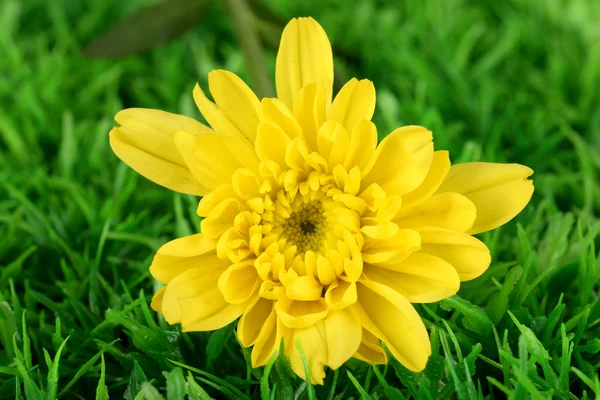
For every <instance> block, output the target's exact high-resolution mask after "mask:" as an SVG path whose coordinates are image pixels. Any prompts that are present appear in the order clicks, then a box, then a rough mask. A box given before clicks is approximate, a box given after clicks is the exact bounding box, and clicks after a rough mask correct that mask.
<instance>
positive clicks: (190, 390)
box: [187, 372, 212, 400]
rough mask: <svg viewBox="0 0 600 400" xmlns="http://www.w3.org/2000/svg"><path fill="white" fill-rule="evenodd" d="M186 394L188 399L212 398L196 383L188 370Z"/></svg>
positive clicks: (204, 399)
mask: <svg viewBox="0 0 600 400" xmlns="http://www.w3.org/2000/svg"><path fill="white" fill-rule="evenodd" d="M187 394H188V396H189V399H190V400H212V397H210V396H209V395H208V393H206V391H205V390H204V389H202V387H200V385H198V383H196V381H195V380H194V376H193V375H192V373H191V372H188V378H187Z"/></svg>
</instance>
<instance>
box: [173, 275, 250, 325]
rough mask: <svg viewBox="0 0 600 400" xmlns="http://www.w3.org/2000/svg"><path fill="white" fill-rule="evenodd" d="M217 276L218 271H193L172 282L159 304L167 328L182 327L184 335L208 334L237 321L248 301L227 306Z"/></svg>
mask: <svg viewBox="0 0 600 400" xmlns="http://www.w3.org/2000/svg"><path fill="white" fill-rule="evenodd" d="M219 276H220V271H206V270H205V269H204V268H193V269H189V270H187V271H185V272H183V273H181V274H179V275H178V276H177V277H175V278H174V279H173V280H171V282H169V284H168V285H167V288H166V289H165V293H164V296H163V302H162V312H163V315H164V317H165V320H166V321H167V322H168V323H170V324H176V323H181V327H182V329H183V330H184V331H207V330H214V329H219V328H222V327H223V326H225V325H228V324H229V323H231V322H233V321H234V320H235V319H237V318H238V317H239V316H240V315H241V314H242V313H243V312H244V310H245V309H246V308H247V307H248V305H249V304H250V302H251V301H248V302H247V303H245V304H229V303H227V302H226V301H225V299H224V298H223V295H222V294H221V292H220V291H219V289H218V287H217V281H218V279H219ZM251 300H254V299H251Z"/></svg>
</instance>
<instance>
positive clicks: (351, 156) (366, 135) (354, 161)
mask: <svg viewBox="0 0 600 400" xmlns="http://www.w3.org/2000/svg"><path fill="white" fill-rule="evenodd" d="M376 147H377V128H376V127H375V124H374V123H372V122H371V121H367V120H360V121H358V122H357V123H356V125H354V129H353V130H352V134H351V135H350V145H349V147H348V154H347V155H346V159H345V161H344V167H346V169H350V168H352V167H354V166H357V167H358V168H360V172H361V175H363V176H364V172H365V168H366V167H367V165H368V164H369V162H370V161H371V157H373V153H375V148H376Z"/></svg>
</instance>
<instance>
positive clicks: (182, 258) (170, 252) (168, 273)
mask: <svg viewBox="0 0 600 400" xmlns="http://www.w3.org/2000/svg"><path fill="white" fill-rule="evenodd" d="M215 246H216V241H215V240H212V239H209V238H207V237H206V236H205V235H203V234H202V233H198V234H196V235H191V236H184V237H182V238H179V239H175V240H172V241H170V242H168V243H166V244H164V245H163V246H162V247H161V248H160V249H158V251H157V252H156V255H155V256H154V260H152V265H150V273H151V274H152V276H153V277H154V279H156V280H157V281H159V282H161V283H164V284H167V283H169V282H170V281H171V280H172V279H173V278H175V277H176V276H178V275H179V274H181V273H183V272H185V271H187V270H189V269H192V268H203V269H205V270H206V271H212V270H215V269H216V270H220V271H224V270H225V268H227V266H228V263H227V262H226V261H223V260H219V259H218V258H217V255H216V252H215Z"/></svg>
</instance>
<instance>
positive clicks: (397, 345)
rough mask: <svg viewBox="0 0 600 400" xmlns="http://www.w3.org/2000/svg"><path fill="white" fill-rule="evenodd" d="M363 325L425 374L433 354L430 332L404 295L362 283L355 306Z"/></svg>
mask: <svg viewBox="0 0 600 400" xmlns="http://www.w3.org/2000/svg"><path fill="white" fill-rule="evenodd" d="M352 308H354V309H355V311H356V312H357V313H358V315H359V318H360V321H361V324H362V326H363V327H364V328H365V329H367V330H368V331H370V332H372V333H373V334H374V335H375V336H377V337H378V338H379V339H381V340H382V341H383V342H384V343H385V344H386V346H387V347H388V348H389V349H390V352H391V353H392V354H393V355H394V357H396V359H398V361H400V362H401V363H402V365H404V366H405V367H406V368H408V369H410V370H411V371H416V372H418V371H422V370H423V369H424V368H425V365H426V364H427V359H428V358H429V356H430V355H431V344H430V342H429V336H428V334H427V329H425V325H423V321H422V320H421V317H420V316H419V314H418V313H417V311H416V310H415V309H414V307H413V306H412V305H411V304H410V303H409V302H408V300H406V299H405V298H404V297H403V296H402V295H401V294H400V293H398V292H396V291H394V290H393V289H391V288H389V287H388V286H385V285H382V284H381V283H378V282H374V281H369V280H361V281H360V282H359V285H358V304H357V305H354V306H352Z"/></svg>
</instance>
